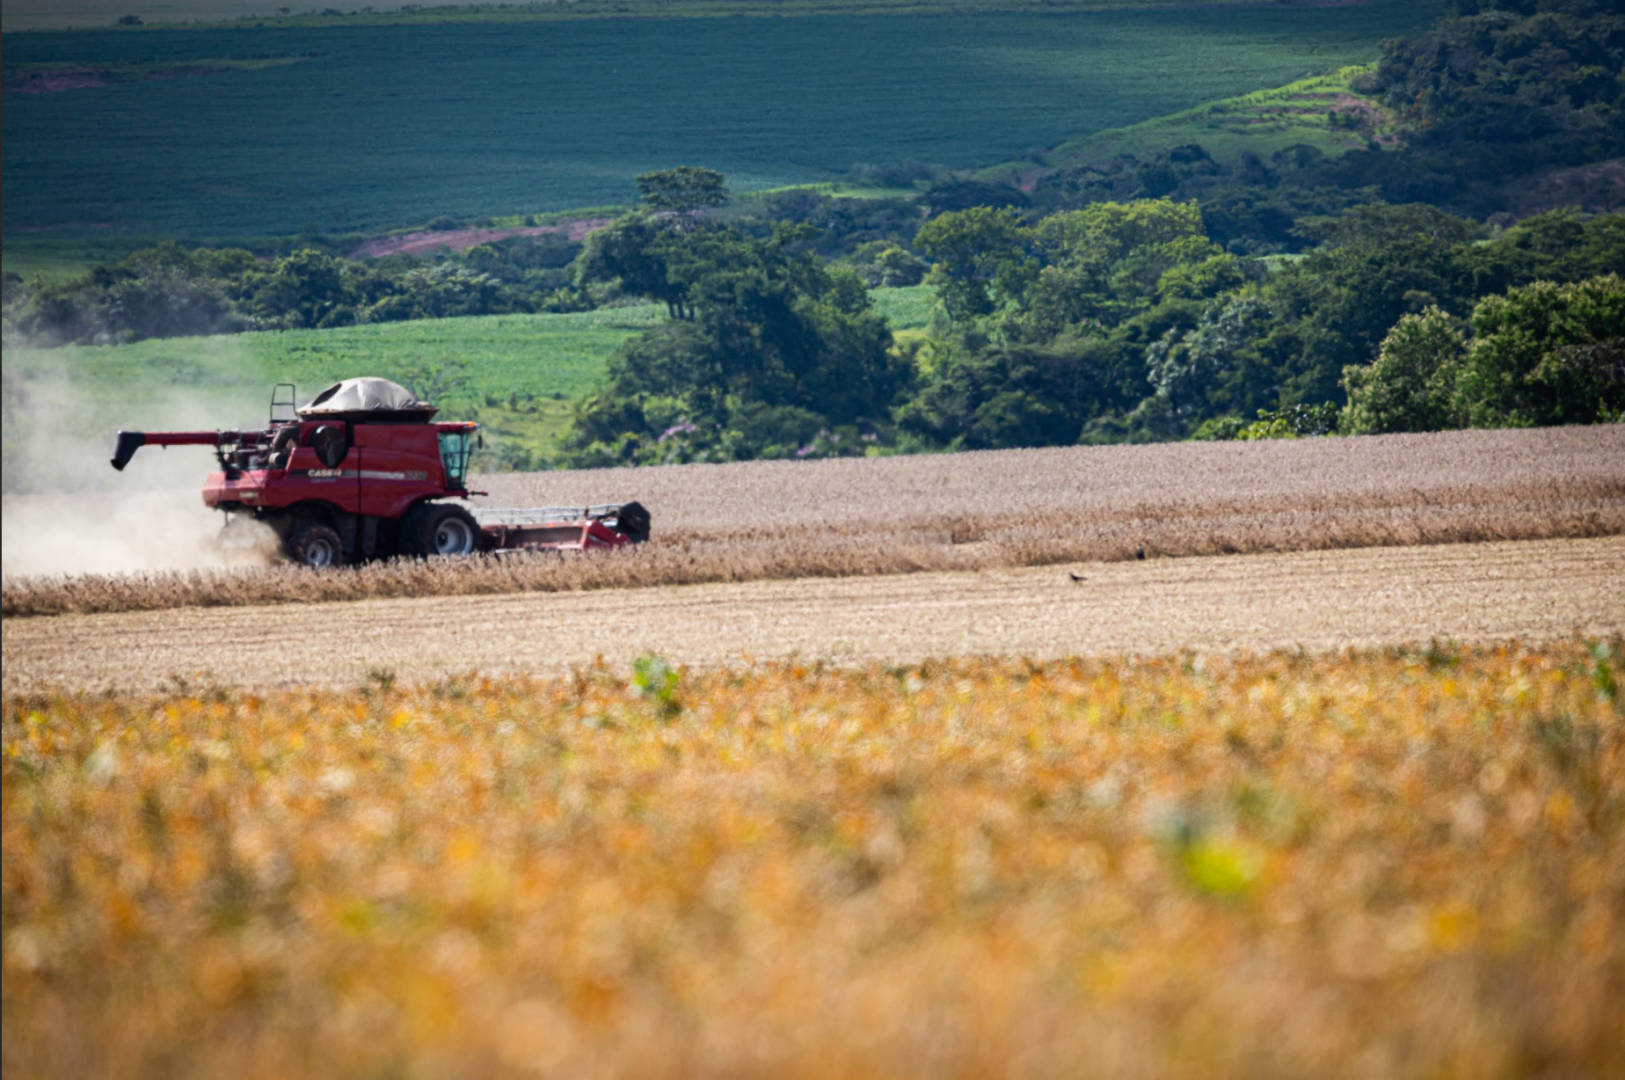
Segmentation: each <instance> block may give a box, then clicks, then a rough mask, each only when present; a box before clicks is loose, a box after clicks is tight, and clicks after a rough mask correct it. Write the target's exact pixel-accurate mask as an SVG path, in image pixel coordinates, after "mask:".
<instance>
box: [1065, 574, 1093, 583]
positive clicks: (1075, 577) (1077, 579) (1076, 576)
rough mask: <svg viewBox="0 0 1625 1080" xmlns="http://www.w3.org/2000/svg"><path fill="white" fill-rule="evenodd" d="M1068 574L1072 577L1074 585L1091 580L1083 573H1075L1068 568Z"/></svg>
mask: <svg viewBox="0 0 1625 1080" xmlns="http://www.w3.org/2000/svg"><path fill="white" fill-rule="evenodd" d="M1066 576H1067V577H1069V578H1071V579H1072V584H1074V585H1076V584H1077V583H1078V582H1080V581H1088V580H1089V579H1088V578H1086V577H1084V576H1083V575H1082V574H1074V573H1073V572H1072V571H1070V570H1068V571H1067V572H1066Z"/></svg>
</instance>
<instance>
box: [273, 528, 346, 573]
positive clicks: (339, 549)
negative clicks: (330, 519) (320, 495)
mask: <svg viewBox="0 0 1625 1080" xmlns="http://www.w3.org/2000/svg"><path fill="white" fill-rule="evenodd" d="M287 552H288V558H290V559H292V560H293V561H294V562H296V563H298V564H299V565H301V566H308V567H311V568H312V569H314V570H321V569H324V568H325V567H329V566H337V565H338V564H339V563H341V562H343V561H344V545H343V543H341V542H340V541H339V534H338V533H336V532H334V531H333V530H332V529H329V528H328V527H327V526H326V525H318V524H316V523H314V522H308V523H306V524H304V525H300V526H298V527H297V528H295V529H294V530H293V533H292V534H291V535H290V536H289V537H288V543H287Z"/></svg>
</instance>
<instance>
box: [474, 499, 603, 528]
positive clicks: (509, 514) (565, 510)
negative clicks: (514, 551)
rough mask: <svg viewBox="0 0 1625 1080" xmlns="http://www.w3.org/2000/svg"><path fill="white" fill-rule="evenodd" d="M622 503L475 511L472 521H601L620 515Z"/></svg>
mask: <svg viewBox="0 0 1625 1080" xmlns="http://www.w3.org/2000/svg"><path fill="white" fill-rule="evenodd" d="M622 505H624V504H622V503H600V504H599V505H597V506H535V507H530V508H529V509H524V510H475V511H474V520H475V521H478V522H479V523H480V524H481V525H482V526H483V525H546V524H548V523H549V522H555V521H580V520H582V519H583V518H592V519H594V520H602V519H604V518H612V517H614V516H615V515H617V514H618V513H620V510H621V506H622Z"/></svg>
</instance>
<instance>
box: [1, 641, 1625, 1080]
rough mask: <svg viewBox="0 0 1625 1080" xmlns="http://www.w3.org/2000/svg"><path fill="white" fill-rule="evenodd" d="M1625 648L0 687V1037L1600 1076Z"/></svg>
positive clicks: (378, 1058) (367, 1063)
mask: <svg viewBox="0 0 1625 1080" xmlns="http://www.w3.org/2000/svg"><path fill="white" fill-rule="evenodd" d="M1621 648H1622V642H1621V641H1620V640H1619V639H1614V640H1612V641H1579V640H1576V641H1570V642H1568V643H1558V644H1551V645H1545V646H1539V647H1532V646H1518V645H1505V646H1500V647H1494V648H1475V649H1454V648H1447V647H1431V648H1427V649H1416V650H1410V651H1405V650H1393V649H1387V650H1383V649H1378V650H1368V651H1363V652H1349V653H1344V654H1340V655H1339V654H1327V655H1319V656H1314V655H1304V654H1299V653H1287V652H1276V653H1270V654H1259V655H1253V656H1238V657H1230V658H1226V657H1210V656H1201V655H1196V654H1188V653H1187V654H1183V655H1174V656H1169V657H1165V658H1161V659H1141V660H1134V659H1119V660H1090V661H1068V662H1052V663H1035V662H1022V661H987V660H951V661H943V662H934V663H929V664H924V665H919V666H909V667H883V666H868V667H856V668H852V669H848V670H836V669H833V668H826V667H822V666H818V665H813V666H796V665H793V664H782V665H756V666H746V667H738V668H733V669H726V668H724V669H711V670H707V671H685V670H681V669H668V668H666V667H664V666H663V665H661V664H659V663H657V662H653V661H646V662H645V663H643V664H641V665H640V666H639V668H638V671H637V674H636V675H635V676H634V677H633V678H632V679H630V680H628V679H625V678H623V677H621V676H619V675H616V674H614V673H612V672H610V671H608V670H607V669H602V668H584V669H581V670H580V671H578V672H576V673H575V674H574V675H573V676H568V677H561V678H527V677H511V678H504V679H498V680H485V679H479V678H466V679H448V680H444V681H440V682H432V683H426V684H420V685H415V686H405V685H394V684H392V683H391V681H390V680H389V678H388V677H387V676H382V675H380V676H378V677H377V678H375V679H374V680H373V681H372V682H371V683H370V684H368V685H363V686H359V687H356V688H352V689H348V690H338V691H308V690H290V691H277V692H268V693H249V692H243V691H235V690H229V689H216V690H210V691H207V692H198V691H195V690H188V689H186V688H177V689H175V690H173V691H172V692H170V693H167V694H162V695H125V696H105V695H101V696H99V695H86V694H49V695H45V694H42V695H32V694H12V695H7V696H6V698H5V701H4V708H3V730H0V743H3V753H0V778H3V784H0V793H3V794H0V799H3V809H4V814H3V838H4V852H5V859H4V862H3V864H0V900H3V906H0V920H3V926H0V929H3V935H4V936H3V942H4V968H3V974H0V980H3V982H0V989H3V995H0V1015H3V1020H4V1030H5V1039H4V1042H3V1050H0V1057H3V1062H0V1064H3V1067H4V1069H5V1071H6V1074H7V1076H8V1077H11V1076H15V1077H31V1076H91V1075H118V1076H122V1077H131V1078H142V1077H163V1078H166V1080H169V1078H184V1077H219V1076H234V1077H245V1078H253V1077H277V1078H283V1077H295V1076H323V1077H352V1076H354V1077H377V1076H396V1077H403V1078H415V1077H436V1078H441V1077H445V1078H457V1077H503V1076H544V1077H552V1076H558V1077H611V1076H612V1077H689V1076H731V1077H758V1076H760V1077H768V1076H772V1077H790V1078H794V1077H830V1076H840V1077H883V1076H885V1077H895V1076H911V1077H912V1076H926V1077H963V1078H971V1077H982V1076H989V1077H991V1076H998V1077H1005V1076H1024V1077H1050V1076H1055V1077H1076V1076H1096V1075H1098V1076H1112V1077H1131V1078H1132V1077H1202V1078H1207V1077H1275V1076H1279V1077H1303V1076H1316V1077H1367V1076H1369V1077H1384V1078H1388V1077H1462V1078H1468V1077H1470V1078H1473V1080H1484V1078H1497V1077H1521V1076H1528V1075H1536V1074H1538V1075H1546V1076H1598V1077H1600V1076H1605V1075H1619V1072H1620V1071H1621V1069H1622V1068H1625V933H1622V931H1625V718H1622V710H1621V701H1620V696H1619V693H1620V691H1619V683H1620V681H1621V680H1622V679H1625V660H1622V656H1621Z"/></svg>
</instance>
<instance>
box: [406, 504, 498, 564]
mask: <svg viewBox="0 0 1625 1080" xmlns="http://www.w3.org/2000/svg"><path fill="white" fill-rule="evenodd" d="M401 550H402V551H403V552H405V553H406V554H408V555H420V556H423V557H428V556H430V555H445V556H459V555H472V554H474V553H475V552H477V551H479V550H480V525H479V522H477V521H475V520H474V515H473V514H470V513H469V512H468V511H467V510H464V509H463V508H462V507H461V506H452V505H450V504H448V503H424V504H423V505H422V506H419V507H417V508H416V509H414V510H413V511H412V512H411V513H410V514H407V515H406V518H405V520H403V521H402V522H401Z"/></svg>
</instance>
